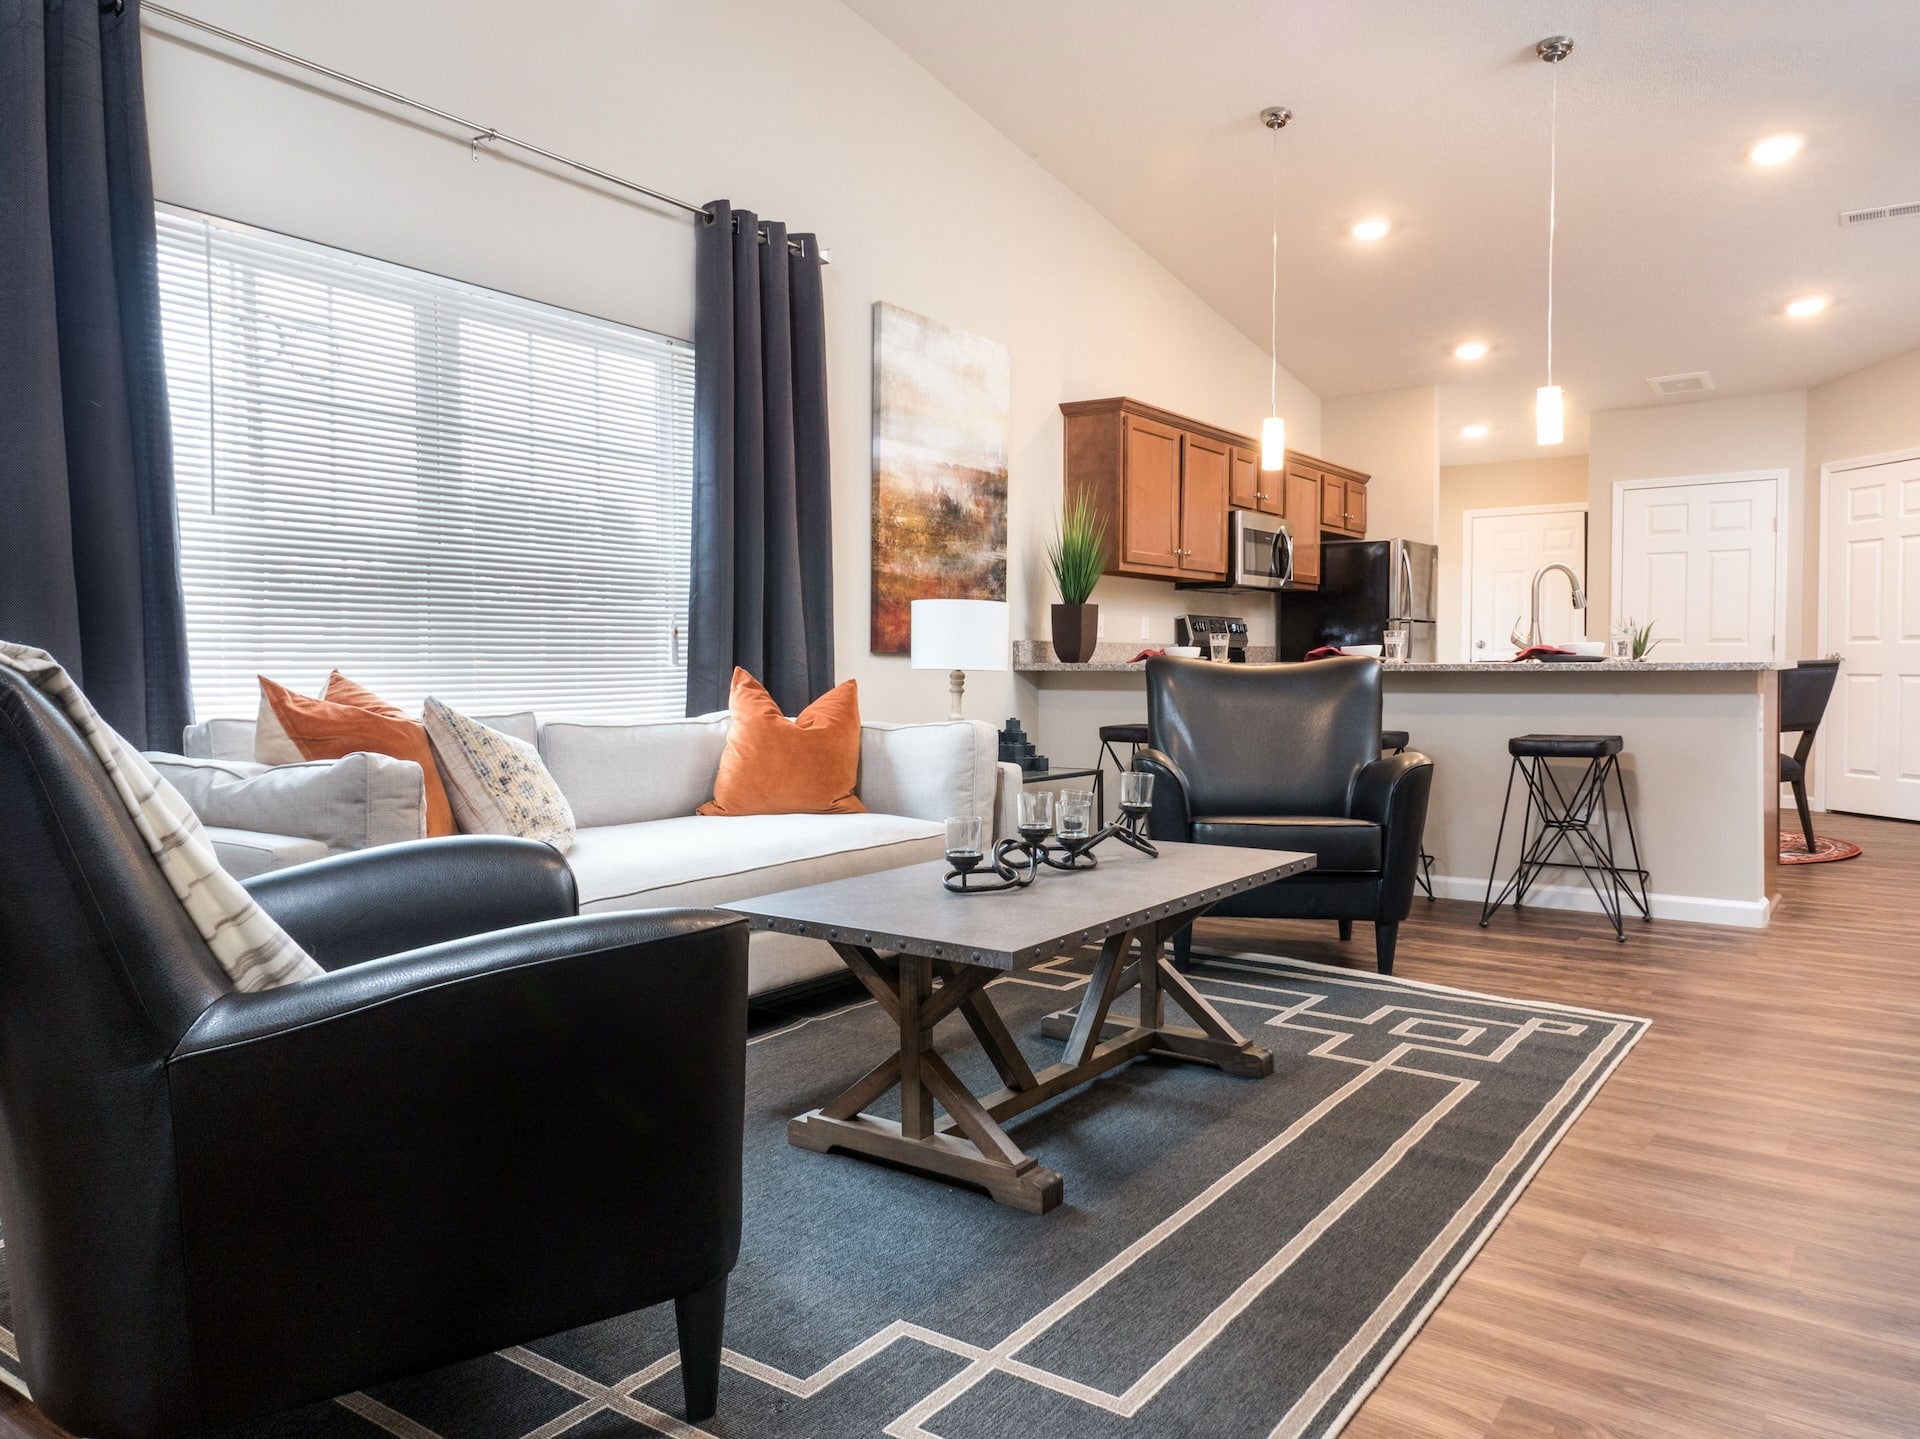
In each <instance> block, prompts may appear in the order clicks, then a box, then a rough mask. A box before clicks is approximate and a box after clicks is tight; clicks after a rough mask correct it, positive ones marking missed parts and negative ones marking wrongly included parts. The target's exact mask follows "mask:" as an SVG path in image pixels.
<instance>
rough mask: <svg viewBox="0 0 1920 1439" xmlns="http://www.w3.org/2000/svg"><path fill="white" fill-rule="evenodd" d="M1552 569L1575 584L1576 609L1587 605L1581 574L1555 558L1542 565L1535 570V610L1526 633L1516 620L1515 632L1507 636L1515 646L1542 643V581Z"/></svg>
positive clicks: (1522, 647) (1523, 646)
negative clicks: (1577, 573)
mask: <svg viewBox="0 0 1920 1439" xmlns="http://www.w3.org/2000/svg"><path fill="white" fill-rule="evenodd" d="M1550 570H1558V571H1560V573H1561V574H1563V575H1565V576H1566V577H1567V583H1568V584H1570V585H1572V586H1573V607H1574V608H1575V609H1576V610H1584V609H1585V608H1586V607H1587V589H1586V586H1585V585H1583V584H1581V583H1580V576H1578V575H1576V574H1575V573H1574V572H1573V571H1572V570H1571V569H1569V568H1568V567H1567V566H1565V565H1563V564H1561V563H1560V562H1559V561H1558V560H1555V561H1554V562H1553V563H1552V564H1550V565H1542V566H1540V568H1539V569H1537V570H1535V571H1534V572H1533V610H1532V613H1531V615H1530V616H1529V617H1528V620H1527V629H1526V633H1525V634H1522V633H1521V632H1520V626H1519V624H1518V623H1517V622H1516V623H1515V625H1514V627H1513V633H1512V634H1510V635H1508V636H1507V638H1508V639H1509V640H1510V641H1512V642H1513V645H1514V648H1516V649H1526V648H1527V647H1528V646H1530V645H1537V644H1539V643H1540V581H1542V580H1544V579H1545V578H1546V577H1547V573H1548V571H1550Z"/></svg>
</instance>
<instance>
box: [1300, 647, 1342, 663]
mask: <svg viewBox="0 0 1920 1439" xmlns="http://www.w3.org/2000/svg"><path fill="white" fill-rule="evenodd" d="M1345 653H1346V651H1345V650H1343V649H1341V648H1340V646H1338V645H1321V646H1320V648H1319V649H1317V650H1308V651H1307V658H1308V659H1310V660H1331V659H1338V658H1339V657H1340V656H1341V655H1344V654H1345Z"/></svg>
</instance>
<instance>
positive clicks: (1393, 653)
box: [1380, 625, 1413, 664]
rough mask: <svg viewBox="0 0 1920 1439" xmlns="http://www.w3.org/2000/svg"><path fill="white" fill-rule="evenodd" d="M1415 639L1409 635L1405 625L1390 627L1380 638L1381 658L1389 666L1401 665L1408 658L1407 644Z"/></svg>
mask: <svg viewBox="0 0 1920 1439" xmlns="http://www.w3.org/2000/svg"><path fill="white" fill-rule="evenodd" d="M1412 638H1413V637H1412V636H1411V635H1410V634H1408V632H1407V627H1406V626H1405V625H1392V626H1389V627H1388V629H1387V632H1386V633H1385V634H1383V635H1381V636H1380V649H1381V658H1383V659H1385V660H1386V661H1387V663H1389V664H1399V663H1400V662H1401V661H1403V660H1405V659H1406V657H1407V642H1408V641H1409V640H1410V639H1412Z"/></svg>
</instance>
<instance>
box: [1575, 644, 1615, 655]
mask: <svg viewBox="0 0 1920 1439" xmlns="http://www.w3.org/2000/svg"><path fill="white" fill-rule="evenodd" d="M1566 647H1567V648H1568V649H1570V650H1572V651H1573V652H1574V653H1575V654H1577V655H1603V654H1605V653H1606V652H1607V643H1606V641H1605V640H1568V641H1567V645H1566Z"/></svg>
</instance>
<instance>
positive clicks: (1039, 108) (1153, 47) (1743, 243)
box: [848, 0, 1920, 464]
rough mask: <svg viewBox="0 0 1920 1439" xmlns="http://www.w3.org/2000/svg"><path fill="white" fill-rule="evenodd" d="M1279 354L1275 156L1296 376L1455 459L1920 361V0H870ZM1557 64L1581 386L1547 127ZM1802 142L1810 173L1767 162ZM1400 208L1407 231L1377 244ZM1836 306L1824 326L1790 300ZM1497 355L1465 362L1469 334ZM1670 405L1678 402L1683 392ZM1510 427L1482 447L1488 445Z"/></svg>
mask: <svg viewBox="0 0 1920 1439" xmlns="http://www.w3.org/2000/svg"><path fill="white" fill-rule="evenodd" d="M848 3H849V4H850V5H851V6H852V7H853V9H854V10H855V11H857V12H859V13H860V14H862V15H863V16H865V17H866V18H867V19H868V20H869V21H870V22H871V23H872V24H873V25H875V26H876V27H877V28H878V29H879V30H880V31H881V32H882V33H884V34H885V35H887V36H888V37H889V38H890V39H892V40H893V41H894V42H895V43H896V44H898V45H900V46H901V47H902V48H903V49H905V50H906V51H907V52H908V53H909V54H911V55H912V56H914V57H915V58H916V59H917V60H918V61H919V62H920V63H921V64H923V65H924V66H925V67H926V68H927V69H928V70H930V71H931V72H932V73H933V74H934V75H936V76H937V77H939V78H940V79H941V80H942V81H944V82H945V83H946V84H947V85H948V86H949V87H950V88H951V89H953V90H954V91H955V92H956V93H957V94H958V95H959V96H960V97H961V98H962V99H963V100H965V101H966V102H967V103H968V104H969V105H971V106H972V107H973V108H974V109H975V110H977V111H978V112H979V113H981V114H982V115H984V116H985V117H986V118H987V119H988V120H989V121H990V122H991V123H992V124H994V125H995V126H996V127H997V128H999V129H1000V130H1001V131H1002V132H1003V133H1004V134H1006V135H1007V136H1009V137H1010V138H1011V139H1012V140H1013V141H1014V142H1015V143H1016V144H1018V145H1020V146H1021V147H1022V148H1023V149H1025V150H1027V151H1028V152H1029V153H1031V154H1032V155H1033V156H1034V157H1035V158H1036V159H1037V160H1038V161H1039V162H1040V163H1041V164H1042V165H1044V166H1046V167H1047V168H1048V169H1049V170H1050V171H1052V172H1053V173H1054V174H1055V175H1057V176H1058V177H1059V178H1060V179H1061V180H1063V181H1064V182H1065V183H1066V184H1068V185H1069V186H1071V187H1072V188H1073V189H1074V190H1076V191H1077V192H1079V193H1080V194H1081V195H1082V196H1084V197H1085V198H1086V199H1087V200H1088V201H1089V202H1090V203H1092V204H1093V205H1094V206H1095V207H1096V208H1098V209H1099V210H1100V211H1101V212H1102V213H1104V214H1105V215H1106V216H1107V217H1108V218H1109V219H1111V220H1112V221H1113V222H1114V223H1115V224H1116V225H1118V226H1119V227H1120V228H1121V229H1122V230H1124V231H1125V232H1126V233H1127V234H1129V235H1131V236H1132V237H1133V238H1134V239H1135V240H1136V241H1137V242H1138V243H1140V244H1141V245H1143V246H1144V247H1145V248H1146V249H1147V250H1148V251H1150V252H1151V253H1152V254H1153V255H1154V256H1156V257H1157V258H1158V259H1159V260H1160V261H1161V262H1162V263H1163V264H1165V265H1166V266H1167V267H1168V268H1169V269H1170V270H1171V271H1173V272H1174V273H1175V274H1176V275H1178V276H1179V277H1180V278H1181V279H1182V280H1184V281H1185V282H1186V283H1187V284H1188V285H1190V286H1191V287H1192V288H1193V289H1194V290H1195V291H1196V292H1198V293H1199V294H1200V295H1201V297H1202V298H1204V299H1205V300H1206V301H1207V302H1208V303H1209V304H1211V305H1213V306H1214V307H1215V308H1217V309H1218V310H1219V311H1220V312H1221V313H1223V314H1224V315H1226V316H1228V317H1229V318H1230V319H1231V320H1232V321H1233V323H1234V324H1236V325H1237V326H1239V327H1240V328H1241V329H1242V330H1243V331H1245V332H1246V334H1247V335H1248V336H1249V337H1251V338H1253V339H1254V340H1255V341H1257V342H1258V343H1259V344H1260V345H1261V346H1262V347H1263V348H1264V347H1265V346H1266V344H1267V336H1268V254H1269V239H1268V236H1269V226H1268V216H1269V182H1270V173H1271V171H1270V165H1271V164H1272V158H1273V154H1274V151H1273V145H1274V141H1273V139H1272V137H1271V135H1270V132H1269V131H1267V130H1266V129H1265V128H1264V127H1263V126H1262V125H1261V124H1260V122H1259V118H1258V117H1259V112H1260V110H1261V109H1262V108H1263V107H1264V106H1267V105H1270V104H1284V105H1288V106H1290V107H1291V108H1292V109H1293V111H1294V115H1295V118H1294V121H1293V123H1292V125H1291V126H1290V127H1289V128H1288V129H1287V130H1286V131H1284V132H1283V133H1282V134H1281V135H1280V137H1279V140H1278V150H1279V157H1278V158H1279V167H1280V169H1279V174H1280V215H1281V220H1280V224H1281V261H1282V270H1281V279H1280V301H1279V345H1278V350H1279V356H1280V361H1281V363H1282V364H1283V365H1285V366H1286V367H1287V368H1288V369H1290V370H1292V371H1293V372H1294V373H1295V374H1296V375H1298V376H1299V377H1300V378H1301V379H1302V380H1303V381H1305V382H1306V383H1307V384H1308V385H1309V386H1311V387H1312V388H1313V389H1314V390H1316V391H1318V392H1319V393H1321V394H1322V395H1344V394H1355V393H1362V392H1366V391H1372V390H1387V389H1397V388H1400V387H1403V386H1410V385H1426V384H1437V385H1440V386H1442V387H1443V388H1442V391H1441V406H1440V415H1441V440H1442V458H1443V460H1444V461H1445V462H1446V463H1450V464H1454V463H1468V462H1474V461H1481V460H1495V459H1515V458H1521V457H1525V456H1528V455H1532V454H1536V453H1565V452H1577V451H1579V450H1582V449H1584V448H1585V435H1586V424H1585V415H1586V413H1587V412H1590V411H1593V410H1600V409H1612V408H1618V407H1621V406H1631V405H1643V404H1652V403H1661V402H1660V401H1657V400H1656V397H1655V396H1654V394H1653V392H1652V391H1651V390H1650V389H1649V387H1648V385H1647V383H1646V381H1647V378H1648V377H1650V376H1656V375H1668V374H1673V373H1676V372H1682V371H1693V370H1707V371H1710V372H1711V373H1712V375H1713V378H1714V380H1715V382H1716V384H1717V386H1718V390H1717V393H1719V394H1743V393H1762V392H1766V391H1770V390H1781V389H1794V388H1799V387H1801V386H1804V385H1807V384H1811V383H1817V382H1819V381H1821V380H1824V379H1828V378H1831V377H1832V376H1834V375H1837V374H1842V373H1845V372H1846V371H1848V370H1851V369H1856V368H1858V367H1860V366H1863V365H1867V364H1871V363H1873V362H1875V361H1876V360H1879V359H1882V358H1885V357H1886V356H1888V355H1892V354H1896V353H1899V352H1901V351H1903V350H1908V349H1912V348H1914V347H1915V346H1920V216H1916V217H1914V218H1910V219H1904V220H1890V221H1884V222H1880V223H1877V224H1871V225H1865V226H1861V227H1858V228H1852V229H1843V228H1842V227H1841V226H1840V225H1839V223H1838V221H1837V215H1838V212H1839V211H1841V210H1843V209H1856V208H1861V207H1867V206H1875V205H1885V204H1889V203H1900V202H1904V201H1915V200H1920V5H1916V0H1826V3H1817V4H1809V3H1806V0H1677V3H1676V0H1560V3H1545V4H1543V3H1538V0H1450V3H1442V0H1432V3H1414V0H1286V3H1277V0H1178V3H1168V0H1044V3H1033V0H966V3H961V4H944V5H932V4H927V3H925V0H848ZM1562 33H1564V34H1570V35H1572V36H1573V37H1574V38H1575V41H1576V45H1575V50H1574V53H1573V55H1572V56H1571V58H1569V59H1568V60H1566V61H1565V62H1564V63H1563V64H1562V65H1561V66H1560V67H1559V82H1560V97H1559V105H1560V189H1559V250H1558V258H1557V276H1556V278H1557V298H1556V308H1555V317H1554V373H1555V379H1556V380H1558V381H1559V382H1560V383H1562V384H1563V385H1564V386H1565V387H1566V389H1567V393H1568V400H1569V403H1570V405H1571V407H1572V409H1573V412H1574V413H1573V417H1572V423H1571V424H1570V426H1569V433H1568V443H1567V444H1566V445H1565V446H1564V447H1562V448H1561V449H1560V450H1557V451H1539V450H1537V449H1536V447H1535V445H1534V443H1533V426H1532V401H1533V391H1534V388H1535V387H1536V386H1537V385H1540V384H1541V383H1543V371H1544V368H1545V353H1544V351H1545V305H1546V239H1547V234H1546V197H1547V113H1548V91H1549V84H1550V81H1551V79H1552V75H1551V73H1550V71H1549V68H1548V67H1547V66H1546V65H1544V64H1542V63H1541V62H1540V61H1539V60H1538V59H1536V58H1535V56H1534V53H1533V47H1534V44H1535V42H1537V41H1538V40H1540V39H1541V38H1543V37H1545V36H1548V35H1553V34H1562ZM1779 132H1792V133H1796V134H1800V135H1803V136H1804V137H1805V139H1806V144H1805V148H1804V150H1803V151H1802V153H1801V154H1800V155H1799V156H1798V157H1797V158H1796V159H1794V160H1793V161H1791V162H1790V163H1788V164H1785V165H1781V166H1778V167H1775V168H1770V169H1769V168H1762V167H1760V166H1756V165H1754V164H1753V163H1751V162H1750V161H1749V160H1748V159H1747V150H1748V148H1749V146H1750V145H1751V144H1752V143H1753V142H1754V141H1755V140H1757V139H1759V138H1761V137H1763V136H1767V135H1772V134H1775V133H1779ZM1371 216H1383V217H1386V218H1387V219H1389V220H1391V221H1392V224H1393V228H1392V230H1391V232H1390V233H1389V234H1388V235H1387V237H1386V238H1385V239H1383V240H1380V241H1377V242H1374V243H1371V244H1367V243H1362V242H1359V241H1356V240H1354V239H1353V238H1352V237H1351V236H1350V234H1349V229H1350V227H1351V226H1352V224H1353V223H1354V222H1355V221H1357V220H1360V219H1363V218H1367V217H1371ZM1804 295H1823V296H1827V297H1830V299H1831V301H1832V304H1831V307H1830V309H1829V310H1828V311H1827V312H1826V313H1824V314H1822V315H1820V316H1817V317H1814V318H1811V319H1799V320H1796V319H1792V318H1790V317H1788V316H1787V315H1786V314H1785V310H1784V307H1785V306H1786V304H1787V303H1788V301H1790V300H1792V299H1795V298H1797V297H1800V296H1804ZM1476 339H1477V340H1482V341H1485V342H1486V343H1487V344H1488V345H1489V346H1490V347H1491V349H1490V352H1489V354H1488V355H1487V357H1486V358H1485V359H1483V360H1480V361H1478V362H1473V363H1469V362H1465V361H1461V360H1458V359H1456V358H1454V356H1453V349H1454V347H1455V346H1456V345H1457V344H1459V343H1461V342H1462V341H1466V340H1476ZM1665 403H1674V401H1666V402H1665ZM1472 423H1482V424H1486V425H1488V426H1489V427H1490V433H1489V434H1488V435H1487V436H1486V438H1484V439H1481V440H1477V441H1468V440H1464V439H1462V438H1460V434H1459V432H1460V430H1461V428H1462V427H1463V426H1465V425H1468V424H1472Z"/></svg>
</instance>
